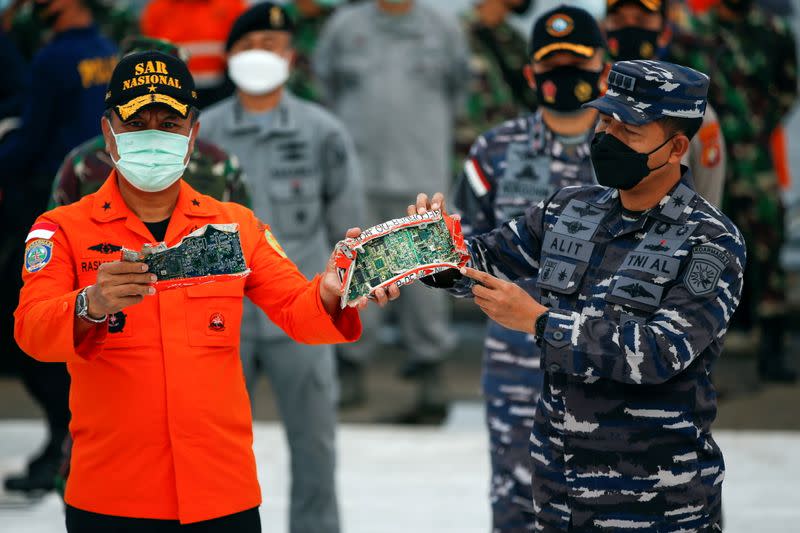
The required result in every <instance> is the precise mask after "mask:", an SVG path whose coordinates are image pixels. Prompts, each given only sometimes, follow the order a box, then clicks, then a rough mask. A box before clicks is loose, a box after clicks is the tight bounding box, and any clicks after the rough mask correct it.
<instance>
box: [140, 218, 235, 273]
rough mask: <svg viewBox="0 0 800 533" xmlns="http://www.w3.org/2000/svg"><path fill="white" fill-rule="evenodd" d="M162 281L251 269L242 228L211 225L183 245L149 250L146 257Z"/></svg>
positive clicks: (150, 267) (152, 270)
mask: <svg viewBox="0 0 800 533" xmlns="http://www.w3.org/2000/svg"><path fill="white" fill-rule="evenodd" d="M142 261H144V262H145V263H147V265H148V267H149V269H148V271H149V272H153V273H155V275H156V276H158V281H165V280H173V279H182V278H196V277H201V276H216V275H221V274H238V273H241V272H244V271H245V270H247V265H246V264H245V260H244V256H243V254H242V245H241V242H240V241H239V233H238V232H230V231H220V230H218V229H217V228H215V227H213V226H207V227H206V230H205V233H204V234H203V235H197V236H189V237H186V238H185V239H184V240H183V242H182V243H181V244H180V246H176V247H174V248H168V249H166V250H163V251H156V252H153V253H150V254H145V255H144V258H143V259H142Z"/></svg>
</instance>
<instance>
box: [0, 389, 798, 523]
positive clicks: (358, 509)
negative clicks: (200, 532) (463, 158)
mask: <svg viewBox="0 0 800 533" xmlns="http://www.w3.org/2000/svg"><path fill="white" fill-rule="evenodd" d="M481 415H482V413H481V408H480V406H479V405H477V404H469V403H459V404H457V405H456V407H455V408H454V410H453V412H452V415H451V419H450V422H449V423H448V424H447V425H445V426H444V427H437V428H427V429H410V428H398V427H390V426H364V425H352V424H347V425H344V426H342V427H341V429H340V431H339V456H340V469H339V490H340V492H339V498H340V506H341V513H342V521H343V529H342V531H343V533H407V532H414V533H484V532H485V531H488V529H489V507H488V500H487V497H486V493H487V486H488V472H489V466H488V455H487V449H486V436H485V432H484V429H483V424H482V422H481ZM0 435H2V438H0V471H8V470H12V469H15V468H17V467H19V466H21V465H22V464H23V460H24V457H25V456H26V454H27V453H28V452H29V450H30V449H31V447H33V446H35V445H36V444H37V443H38V442H40V440H41V439H42V438H43V427H42V425H41V423H38V422H35V421H6V422H2V423H0ZM715 438H716V440H717V442H718V443H719V444H720V446H721V448H722V450H723V452H724V453H725V459H726V463H727V472H726V478H725V484H724V490H723V507H724V512H725V521H726V528H725V531H726V533H754V532H757V533H788V532H792V531H798V528H797V524H798V523H800V507H798V505H797V492H796V490H795V489H796V480H797V479H798V477H800V455H798V454H797V453H796V451H797V450H798V449H799V448H800V434H798V433H788V432H737V431H729V430H726V431H719V432H717V433H716V434H715ZM255 453H256V457H257V458H258V466H259V479H260V481H261V488H262V493H263V495H264V503H263V505H262V507H261V517H262V522H263V528H264V531H265V532H267V531H269V532H281V533H282V532H284V531H286V509H287V489H288V474H287V465H288V456H287V451H286V448H285V444H284V440H283V434H282V432H281V430H280V427H279V426H278V425H277V424H274V423H263V422H259V423H257V424H256V427H255ZM2 501H3V495H2V493H0V531H4V532H6V531H7V532H9V533H52V532H58V531H63V514H62V507H61V502H60V500H59V499H58V497H57V496H55V495H51V496H49V497H47V498H46V499H45V500H43V501H40V502H38V503H36V504H33V505H29V506H24V507H17V508H9V507H6V508H2Z"/></svg>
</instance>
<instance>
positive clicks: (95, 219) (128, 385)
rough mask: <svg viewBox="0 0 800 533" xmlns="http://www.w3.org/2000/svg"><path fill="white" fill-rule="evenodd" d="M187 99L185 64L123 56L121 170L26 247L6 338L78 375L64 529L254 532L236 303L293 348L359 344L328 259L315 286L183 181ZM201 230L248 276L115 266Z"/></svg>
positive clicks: (114, 88) (238, 209)
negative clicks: (185, 280) (229, 241)
mask: <svg viewBox="0 0 800 533" xmlns="http://www.w3.org/2000/svg"><path fill="white" fill-rule="evenodd" d="M194 95H195V93H194V84H193V81H192V77H191V74H190V73H189V71H188V69H187V67H186V65H185V64H184V63H183V62H182V61H181V60H180V59H178V58H176V57H173V56H169V55H166V54H163V53H160V52H142V53H137V54H131V55H129V56H126V57H125V58H123V59H122V60H121V61H120V63H119V64H118V65H117V67H116V68H115V70H114V73H113V75H112V78H111V82H110V84H109V87H108V92H107V93H106V108H107V111H106V113H105V115H104V118H103V120H102V128H103V134H104V136H105V140H106V145H107V146H108V149H109V153H110V155H111V157H112V159H113V161H114V164H115V170H114V171H113V172H112V173H111V175H110V176H109V178H108V180H107V181H106V183H105V184H104V185H103V187H102V188H101V189H100V190H99V191H98V192H97V193H95V194H91V195H88V196H86V197H84V198H83V199H82V200H81V201H79V202H77V203H75V204H71V205H68V206H64V207H59V208H57V209H55V210H53V211H49V212H47V213H45V214H44V215H42V216H41V217H39V219H38V220H37V222H36V223H35V224H34V226H33V228H32V229H31V232H30V234H29V235H28V238H27V239H26V241H27V243H26V252H25V265H24V269H23V273H22V275H23V280H24V282H25V285H24V288H23V289H22V292H21V294H20V305H19V307H18V309H17V311H16V314H15V317H16V324H15V336H16V340H17V342H18V343H19V345H20V347H21V348H22V349H23V350H24V351H25V352H26V353H28V354H30V355H31V356H32V357H34V358H36V359H38V360H41V361H62V362H63V361H66V362H67V366H68V370H69V372H70V375H71V377H72V390H71V396H70V407H71V409H72V413H73V417H72V423H71V425H70V432H71V433H72V436H73V439H74V445H73V452H72V465H71V472H70V477H69V479H68V481H67V487H66V494H65V500H66V502H67V518H66V521H67V531H69V532H80V533H93V532H98V533H99V532H104V533H105V532H107V531H115V532H116V531H124V532H126V533H127V532H138V531H148V532H159V533H161V532H171V531H173V530H175V531H178V530H182V529H183V528H185V527H186V526H184V524H192V526H191V527H190V528H188V529H189V530H191V531H203V532H217V531H220V532H222V531H225V532H228V531H236V532H242V533H250V532H258V531H260V524H259V521H258V509H257V506H258V505H259V504H260V502H261V491H260V489H259V485H258V480H257V479H256V465H255V460H254V457H253V452H252V440H253V436H252V430H251V418H250V404H249V401H248V398H247V392H246V389H245V384H244V379H243V376H242V367H241V362H240V359H239V327H240V323H241V313H242V298H243V296H245V295H246V296H248V297H249V298H250V299H251V300H253V301H254V302H255V303H256V304H257V305H259V306H260V307H261V308H262V309H263V310H264V311H265V312H266V313H267V315H268V316H269V317H270V318H271V319H272V320H273V321H274V322H275V323H276V324H277V325H279V326H280V327H281V328H283V330H284V331H285V332H286V333H287V334H288V335H289V336H290V337H292V338H293V339H295V340H297V341H300V342H306V343H337V342H348V341H352V340H355V339H356V338H358V336H359V335H360V331H361V325H360V321H359V319H358V313H357V311H356V310H353V309H345V310H340V309H339V296H340V291H339V280H338V277H337V276H336V274H335V272H334V269H333V267H332V266H329V268H328V270H327V271H326V272H325V273H324V274H322V275H319V276H317V277H315V278H314V280H313V281H310V282H309V281H308V280H306V278H305V277H303V275H302V274H301V273H300V272H299V271H298V270H297V268H296V267H295V265H294V264H293V263H292V262H291V261H290V260H289V259H287V258H286V255H285V254H284V252H283V249H282V248H281V247H280V245H279V244H278V243H277V241H276V240H275V238H274V237H273V236H272V234H271V233H270V230H269V227H268V226H266V225H264V224H263V223H261V222H260V221H259V220H258V219H257V218H256V217H255V216H254V215H253V213H252V212H251V211H250V210H248V209H246V208H244V207H242V206H240V205H237V204H232V203H223V202H219V201H216V200H214V199H213V198H211V197H209V196H204V195H201V194H199V193H197V192H196V191H194V190H193V189H192V188H191V187H189V186H188V185H187V184H186V183H184V182H182V181H181V180H180V177H181V175H182V174H183V171H184V168H185V166H186V164H187V162H188V160H189V155H188V154H189V153H191V149H192V145H193V144H194V139H195V138H196V136H197V132H198V130H199V122H198V121H197V114H198V112H197V110H196V108H195V107H194V105H195V100H196V97H195V96H194ZM211 223H215V224H228V223H237V224H238V225H239V232H240V238H241V244H242V250H243V253H244V257H245V260H246V262H247V265H248V267H249V268H250V270H251V273H250V275H249V276H247V277H246V278H243V279H238V280H235V281H225V282H216V283H211V284H207V285H198V286H192V287H188V288H180V289H171V290H163V291H160V290H156V288H155V286H154V285H153V283H154V281H155V276H154V275H153V274H151V273H149V272H147V271H146V265H145V264H144V263H141V262H123V261H119V260H118V259H119V250H120V249H121V247H125V248H129V249H134V250H138V249H141V247H142V245H144V244H145V243H151V242H158V241H164V242H166V243H167V244H168V245H174V244H176V243H178V242H180V239H181V238H182V237H184V236H186V235H187V234H188V233H190V232H192V231H194V230H195V229H197V228H198V227H202V226H204V225H206V224H211ZM358 231H359V230H358V229H357V228H354V229H352V230H350V231H349V232H348V235H350V236H352V235H355V234H356V232H358ZM398 294H399V293H398V291H397V289H396V288H395V289H393V290H392V292H391V293H390V294H389V295H387V294H386V293H383V292H381V293H379V294H377V295H376V296H377V299H378V303H379V304H381V305H383V304H385V303H386V301H387V300H388V299H390V298H394V297H396V296H398ZM361 304H362V307H363V305H365V302H361ZM195 523H198V525H195Z"/></svg>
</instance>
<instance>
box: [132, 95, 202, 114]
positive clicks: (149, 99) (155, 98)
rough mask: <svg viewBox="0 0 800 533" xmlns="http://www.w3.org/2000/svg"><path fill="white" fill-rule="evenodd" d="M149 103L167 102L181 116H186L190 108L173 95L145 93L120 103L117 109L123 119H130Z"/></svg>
mask: <svg viewBox="0 0 800 533" xmlns="http://www.w3.org/2000/svg"><path fill="white" fill-rule="evenodd" d="M148 104H166V105H168V106H169V107H171V108H172V109H174V110H175V111H177V112H178V113H180V114H181V116H183V117H185V116H186V113H187V111H188V109H189V106H188V105H186V104H182V103H180V102H179V101H177V100H176V99H174V98H173V97H171V96H167V95H166V94H145V95H144V96H139V97H138V98H134V99H133V100H131V101H130V102H128V103H127V104H124V105H118V106H117V111H119V116H120V118H121V119H122V120H128V118H129V117H130V116H131V115H133V114H134V113H136V112H137V111H139V110H140V109H141V108H143V107H144V106H146V105H148Z"/></svg>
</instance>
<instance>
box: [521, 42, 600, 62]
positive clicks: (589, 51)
mask: <svg viewBox="0 0 800 533" xmlns="http://www.w3.org/2000/svg"><path fill="white" fill-rule="evenodd" d="M559 50H567V51H569V52H574V53H576V54H578V55H581V56H583V57H592V56H593V55H594V48H592V47H591V46H583V45H580V44H572V43H564V42H558V43H550V44H548V45H547V46H543V47H541V48H539V49H538V50H537V51H536V53H535V54H533V60H534V61H539V60H540V59H542V58H543V57H544V56H546V55H547V54H549V53H550V52H557V51H559Z"/></svg>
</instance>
